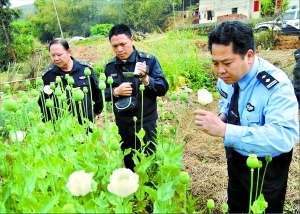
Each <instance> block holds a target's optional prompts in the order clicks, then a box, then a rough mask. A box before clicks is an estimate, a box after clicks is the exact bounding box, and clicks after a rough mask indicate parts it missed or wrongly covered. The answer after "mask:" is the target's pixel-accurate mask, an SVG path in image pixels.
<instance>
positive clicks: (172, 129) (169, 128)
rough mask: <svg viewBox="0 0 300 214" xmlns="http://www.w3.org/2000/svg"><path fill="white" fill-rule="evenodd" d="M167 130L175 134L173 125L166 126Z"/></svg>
mask: <svg viewBox="0 0 300 214" xmlns="http://www.w3.org/2000/svg"><path fill="white" fill-rule="evenodd" d="M168 130H169V132H170V133H171V134H175V132H176V131H175V128H174V127H173V126H171V125H170V126H169V127H168Z"/></svg>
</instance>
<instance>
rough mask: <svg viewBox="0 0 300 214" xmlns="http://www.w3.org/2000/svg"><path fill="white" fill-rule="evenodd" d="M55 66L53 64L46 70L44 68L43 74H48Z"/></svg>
mask: <svg viewBox="0 0 300 214" xmlns="http://www.w3.org/2000/svg"><path fill="white" fill-rule="evenodd" d="M53 68H54V66H53V65H50V66H49V67H47V68H46V69H45V70H43V72H42V76H44V75H45V74H47V73H48V72H49V71H52V70H53Z"/></svg>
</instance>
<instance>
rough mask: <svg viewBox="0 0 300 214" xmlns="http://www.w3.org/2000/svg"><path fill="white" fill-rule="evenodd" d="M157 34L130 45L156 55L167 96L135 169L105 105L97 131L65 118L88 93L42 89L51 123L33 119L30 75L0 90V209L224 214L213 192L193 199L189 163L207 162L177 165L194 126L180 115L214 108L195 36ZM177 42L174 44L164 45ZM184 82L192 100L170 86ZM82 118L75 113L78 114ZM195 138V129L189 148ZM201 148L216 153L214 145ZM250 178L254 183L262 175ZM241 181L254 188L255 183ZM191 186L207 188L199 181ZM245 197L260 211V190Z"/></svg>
mask: <svg viewBox="0 0 300 214" xmlns="http://www.w3.org/2000/svg"><path fill="white" fill-rule="evenodd" d="M163 38H164V39H161V40H159V41H157V42H156V46H153V45H150V44H151V43H152V42H151V40H148V41H145V42H144V43H138V44H137V48H138V49H139V47H141V48H142V49H141V50H145V51H148V52H150V53H153V54H154V55H156V56H158V58H159V59H160V62H161V65H162V67H163V68H164V72H165V74H166V76H167V78H168V81H169V83H170V85H171V90H170V92H169V93H168V94H167V95H166V97H163V98H161V99H159V101H158V106H159V109H158V110H159V120H158V126H157V141H156V143H157V152H156V153H155V154H153V155H151V156H145V155H144V154H143V153H142V152H138V151H136V153H135V156H134V160H135V163H136V169H135V172H132V171H130V170H128V169H125V168H124V167H123V163H122V160H123V157H124V155H125V154H127V153H129V150H127V151H125V152H124V153H123V152H122V151H121V148H120V139H121V138H120V136H119V134H118V128H117V126H116V124H115V122H114V119H113V117H112V116H111V115H112V109H111V104H110V103H104V106H105V108H104V110H103V112H102V114H101V124H100V125H99V121H98V119H97V121H96V123H93V122H90V121H88V120H85V119H83V121H84V123H83V124H82V125H80V124H78V121H77V118H76V117H74V116H72V115H71V114H70V112H69V110H68V108H69V106H70V105H71V106H72V105H74V106H75V104H76V102H85V99H86V90H89V89H88V88H83V90H80V89H77V88H72V87H71V85H70V87H67V88H66V89H63V88H60V87H55V85H54V84H50V85H49V86H46V87H44V88H43V90H44V91H45V92H46V93H49V94H53V96H54V97H56V98H57V100H58V101H59V103H60V104H59V106H60V114H59V116H58V117H56V116H55V115H54V114H53V120H51V121H48V122H43V121H42V117H41V112H40V108H39V106H38V105H37V99H38V96H39V94H40V93H39V91H40V89H41V88H42V81H41V79H40V78H38V79H37V80H36V81H35V82H29V81H28V82H25V87H24V88H23V89H22V90H19V91H13V90H12V86H11V85H10V84H8V83H7V84H4V85H3V93H1V100H0V113H1V115H0V117H1V118H6V119H5V120H4V123H3V124H0V133H1V135H0V159H1V161H0V187H1V188H0V191H1V192H0V199H1V200H0V213H17V212H18V213H54V212H58V213H137V212H139V213H147V212H154V213H194V212H195V213H205V212H208V213H212V212H213V211H216V210H217V211H218V212H223V213H226V212H227V209H228V207H227V205H226V204H225V203H223V202H222V203H220V201H218V200H216V199H217V197H215V195H214V196H212V195H211V194H209V195H207V196H206V195H202V194H199V192H197V191H198V188H195V185H197V183H201V181H200V180H199V181H197V180H196V178H198V177H196V175H195V173H194V172H193V167H195V166H196V165H199V166H204V167H206V166H207V167H208V168H209V164H210V163H207V162H213V161H211V160H209V159H208V158H207V156H206V159H205V157H204V156H201V162H200V163H198V162H197V163H194V164H188V163H187V150H188V149H189V147H190V143H189V142H188V138H189V137H190V134H189V133H190V132H191V131H192V130H194V128H195V127H193V126H194V125H193V117H186V113H189V112H192V111H193V110H195V109H194V108H206V109H210V110H213V111H214V109H213V107H212V106H211V105H212V104H213V105H214V107H215V106H216V104H215V103H216V102H217V100H218V95H216V93H215V89H214V78H215V77H214V76H212V75H211V73H210V71H211V67H210V63H211V62H210V59H209V54H208V53H207V52H201V55H200V57H201V60H200V61H199V50H198V49H197V47H196V46H194V45H193V44H194V43H193V44H192V42H191V39H194V38H195V35H194V34H192V33H189V32H185V33H184V34H180V33H179V34H176V33H170V34H168V35H167V36H166V37H163ZM178 41H180V45H179V44H178V45H173V44H177V43H178ZM171 44H172V45H173V46H172V45H171ZM191 44H192V45H191ZM102 49H103V48H102ZM103 50H107V49H103ZM99 55H100V54H99ZM102 57H104V56H103V55H102ZM104 58H106V57H104ZM107 58H108V57H107ZM96 67H97V65H96ZM199 71H201V72H199ZM99 80H100V84H99V88H100V89H101V90H102V92H103V87H104V85H105V84H104V81H105V77H104V76H103V75H102V74H101V71H100V74H99ZM196 80H197V81H196ZM70 82H72V81H70ZM186 85H188V86H189V87H190V88H192V89H193V91H198V94H197V95H196V100H193V101H192V100H191V94H190V93H187V92H186V91H185V90H181V89H180V88H182V87H183V86H186ZM199 88H200V89H201V90H198V89H199ZM206 89H208V90H206ZM140 90H141V91H143V88H142V87H141V88H140ZM103 93H104V92H103ZM194 94H195V93H194ZM213 99H214V100H213ZM212 102H213V103H212ZM191 106H192V107H191ZM43 108H49V109H52V108H53V100H52V99H49V100H44V106H43ZM50 112H53V111H52V110H51V111H50ZM51 114H52V113H51ZM84 115H86V113H85V112H84V111H82V113H81V116H82V117H84ZM1 118H0V119H1ZM133 120H134V118H133ZM0 122H1V120H0ZM182 127H184V129H182ZM136 134H137V136H138V137H139V138H140V139H142V137H143V136H144V131H143V130H137V133H136ZM204 135H205V134H203V135H200V134H199V133H198V135H197V143H198V144H199V145H201V144H200V143H201V141H204ZM195 136H196V135H195ZM200 136H201V137H200ZM144 143H147V142H144ZM206 143H207V144H211V145H210V146H211V149H212V150H216V147H214V145H213V144H214V142H206ZM220 145H221V143H220ZM204 149H205V148H204V147H203V148H201V149H199V151H195V148H193V150H194V151H193V152H195V153H196V152H202V151H205V150H204ZM191 156H192V155H191ZM270 161H271V160H270ZM247 164H248V165H249V170H251V171H253V173H258V172H259V166H260V165H259V162H257V159H256V157H255V156H251V157H250V159H249V162H248V161H247ZM210 168H211V167H210ZM208 171H209V170H207V172H208ZM207 172H205V171H201V170H197V172H196V173H197V176H200V179H201V180H203V181H205V182H206V180H210V182H211V183H213V182H214V181H213V179H214V178H213V176H212V175H209V176H210V177H209V176H207V178H206V177H205V176H206V175H207V174H205V173H207ZM259 175H260V176H262V177H263V175H264V171H260V172H259ZM201 177H202V178H201ZM218 179H219V180H226V178H224V177H219V178H218ZM292 181H295V180H292ZM249 185H252V186H253V187H255V186H257V187H258V188H257V187H256V188H255V189H258V190H259V189H260V188H259V187H260V185H261V184H256V183H255V184H249ZM201 188H202V190H204V189H207V191H211V192H212V188H209V181H208V182H207V184H206V185H204V187H201ZM295 189H296V188H295ZM218 191H223V190H222V189H219V190H218ZM288 191H289V190H288ZM251 197H252V199H254V201H255V202H254V203H253V204H252V207H251V210H249V213H263V211H264V209H265V208H266V206H267V203H266V202H265V201H264V198H263V194H261V192H260V191H257V192H253V193H252V196H251ZM203 201H204V203H200V202H203ZM294 201H297V199H295V200H294ZM199 203H200V204H199ZM217 207H218V209H217Z"/></svg>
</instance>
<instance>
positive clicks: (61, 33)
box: [52, 0, 64, 38]
mask: <svg viewBox="0 0 300 214" xmlns="http://www.w3.org/2000/svg"><path fill="white" fill-rule="evenodd" d="M52 1H53V7H54V11H55V14H56V18H57V22H58V26H59V30H60V35H61V37H62V38H64V35H63V32H62V30H61V26H60V21H59V18H58V13H57V10H56V6H55V2H54V0H52Z"/></svg>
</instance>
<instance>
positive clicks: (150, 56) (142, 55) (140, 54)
mask: <svg viewBox="0 0 300 214" xmlns="http://www.w3.org/2000/svg"><path fill="white" fill-rule="evenodd" d="M138 54H139V57H141V58H147V59H150V58H152V55H151V54H148V53H145V52H140V51H138Z"/></svg>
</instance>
